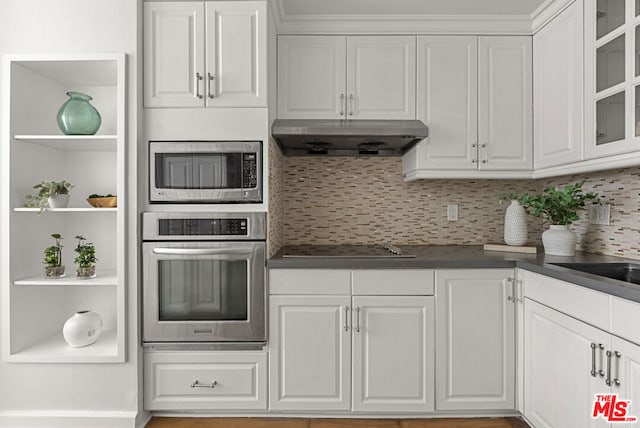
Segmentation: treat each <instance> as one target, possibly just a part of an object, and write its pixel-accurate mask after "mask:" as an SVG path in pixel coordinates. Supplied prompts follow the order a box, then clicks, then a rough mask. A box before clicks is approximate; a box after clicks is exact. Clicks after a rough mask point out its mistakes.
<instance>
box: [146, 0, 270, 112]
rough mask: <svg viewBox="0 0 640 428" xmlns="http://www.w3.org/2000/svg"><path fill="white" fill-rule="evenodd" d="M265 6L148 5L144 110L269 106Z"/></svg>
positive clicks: (257, 3) (226, 3)
mask: <svg viewBox="0 0 640 428" xmlns="http://www.w3.org/2000/svg"><path fill="white" fill-rule="evenodd" d="M266 22H267V17H266V2H263V1H242V2H238V1H207V2H145V3H144V105H145V107H147V108H149V107H205V106H206V107H266V105H267V101H266V93H267V88H266V86H267V73H266V67H267V65H266V61H267V52H266V51H267V49H266V43H267V42H266V39H267V28H266Z"/></svg>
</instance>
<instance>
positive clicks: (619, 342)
mask: <svg viewBox="0 0 640 428" xmlns="http://www.w3.org/2000/svg"><path fill="white" fill-rule="evenodd" d="M524 308H525V309H524V310H525V341H524V346H525V370H524V376H525V379H524V384H525V403H524V405H525V411H524V413H525V417H526V418H527V419H528V421H529V422H530V423H531V424H533V426H534V427H535V428H566V427H585V428H596V427H609V426H611V423H610V422H613V421H609V420H608V417H609V416H611V417H613V418H615V417H616V414H615V413H613V412H612V413H608V410H607V404H606V402H603V403H602V405H601V407H600V411H599V412H598V414H597V417H596V418H593V412H594V403H595V401H596V399H597V395H598V394H616V395H617V397H616V398H617V400H618V402H620V401H628V400H630V404H629V406H628V407H627V414H626V416H627V417H631V416H635V417H640V346H638V345H636V344H634V343H631V342H628V341H626V340H623V339H621V338H619V337H616V336H613V335H611V334H610V333H608V332H606V331H604V330H601V329H599V328H595V327H593V326H591V325H588V324H586V323H584V322H582V321H580V320H578V319H575V318H573V317H570V316H568V315H565V314H563V313H561V312H559V311H556V310H554V309H552V308H549V307H548V306H545V305H542V304H539V303H537V302H535V301H533V300H529V299H528V298H527V299H525V303H524ZM617 416H618V417H622V414H618V415H617ZM617 422H620V421H617ZM636 424H637V422H633V423H631V422H630V423H628V424H624V423H616V426H629V427H631V426H636Z"/></svg>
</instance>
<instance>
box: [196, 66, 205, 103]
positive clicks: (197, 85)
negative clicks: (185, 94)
mask: <svg viewBox="0 0 640 428" xmlns="http://www.w3.org/2000/svg"><path fill="white" fill-rule="evenodd" d="M201 80H202V76H201V75H200V73H196V98H198V99H199V100H201V99H202V98H203V97H202V94H201V93H200V81H201Z"/></svg>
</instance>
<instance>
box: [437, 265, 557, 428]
mask: <svg viewBox="0 0 640 428" xmlns="http://www.w3.org/2000/svg"><path fill="white" fill-rule="evenodd" d="M513 280H514V270H513V269H456V270H436V324H437V330H436V350H437V352H436V410H514V409H515V384H516V375H515V343H516V338H515V304H514V289H513ZM567 427H568V425H567Z"/></svg>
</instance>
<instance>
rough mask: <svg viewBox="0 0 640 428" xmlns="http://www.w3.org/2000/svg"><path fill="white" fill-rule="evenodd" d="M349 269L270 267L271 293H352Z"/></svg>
mask: <svg viewBox="0 0 640 428" xmlns="http://www.w3.org/2000/svg"><path fill="white" fill-rule="evenodd" d="M350 293H351V271H350V270H348V269H270V270H269V294H334V295H335V294H350Z"/></svg>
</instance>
